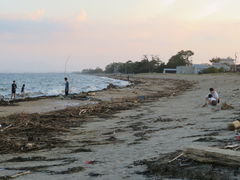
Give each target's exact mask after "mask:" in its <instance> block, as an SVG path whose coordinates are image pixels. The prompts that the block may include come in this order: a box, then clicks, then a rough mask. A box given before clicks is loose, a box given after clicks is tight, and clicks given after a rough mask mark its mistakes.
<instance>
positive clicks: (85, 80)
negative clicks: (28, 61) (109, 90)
mask: <svg viewBox="0 0 240 180" xmlns="http://www.w3.org/2000/svg"><path fill="white" fill-rule="evenodd" d="M64 77H67V78H68V81H69V85H70V93H80V92H88V91H96V90H101V89H104V88H106V87H107V86H108V85H109V84H110V83H112V84H114V85H116V86H120V87H124V86H127V85H128V84H129V82H127V81H122V80H116V79H111V78H107V77H100V76H93V75H83V74H77V73H68V74H65V73H16V74H15V73H0V96H1V97H2V96H4V99H8V98H10V96H11V84H12V82H13V80H15V81H16V84H17V97H20V93H21V88H22V85H23V84H25V93H26V97H38V96H52V95H61V94H64V87H65V81H64Z"/></svg>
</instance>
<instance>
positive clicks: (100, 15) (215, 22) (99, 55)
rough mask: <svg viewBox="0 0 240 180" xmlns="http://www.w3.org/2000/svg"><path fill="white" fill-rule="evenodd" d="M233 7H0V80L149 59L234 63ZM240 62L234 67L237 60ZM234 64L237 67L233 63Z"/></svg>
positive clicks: (171, 1) (204, 0) (117, 0)
mask: <svg viewBox="0 0 240 180" xmlns="http://www.w3.org/2000/svg"><path fill="white" fill-rule="evenodd" d="M239 8H240V0H0V63H1V64H0V72H63V71H64V64H65V61H66V59H67V57H68V56H70V60H69V62H68V63H67V71H69V72H70V71H80V70H82V69H85V68H96V67H101V68H104V67H105V66H106V65H107V64H109V63H111V62H125V61H128V60H133V61H136V60H140V59H141V57H142V55H143V54H149V55H151V54H154V55H159V57H160V58H161V59H162V60H163V61H164V62H167V61H168V59H169V58H170V57H171V56H172V55H174V54H176V53H177V52H178V51H180V50H189V49H190V50H192V51H193V52H194V53H195V55H194V56H193V62H194V63H206V62H208V60H209V59H211V58H213V57H216V56H218V57H228V56H231V57H234V54H235V52H237V53H238V55H239V56H240V10H239ZM239 61H240V59H239ZM239 61H238V63H239Z"/></svg>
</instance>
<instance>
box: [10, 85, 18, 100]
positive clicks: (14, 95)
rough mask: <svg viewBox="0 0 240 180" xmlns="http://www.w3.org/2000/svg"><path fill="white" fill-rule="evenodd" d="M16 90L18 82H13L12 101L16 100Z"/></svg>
mask: <svg viewBox="0 0 240 180" xmlns="http://www.w3.org/2000/svg"><path fill="white" fill-rule="evenodd" d="M16 89H17V85H16V82H15V81H13V83H12V94H11V99H12V98H13V99H15V98H16Z"/></svg>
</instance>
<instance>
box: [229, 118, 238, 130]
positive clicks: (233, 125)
mask: <svg viewBox="0 0 240 180" xmlns="http://www.w3.org/2000/svg"><path fill="white" fill-rule="evenodd" d="M239 128H240V121H238V120H236V121H233V122H231V123H229V124H228V130H230V131H234V130H235V129H239Z"/></svg>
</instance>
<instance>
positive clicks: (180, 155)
mask: <svg viewBox="0 0 240 180" xmlns="http://www.w3.org/2000/svg"><path fill="white" fill-rule="evenodd" d="M183 155H184V153H181V154H179V155H178V156H176V157H175V158H173V159H172V160H169V161H168V163H171V162H173V161H175V160H177V159H178V158H180V157H182V156H183Z"/></svg>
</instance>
